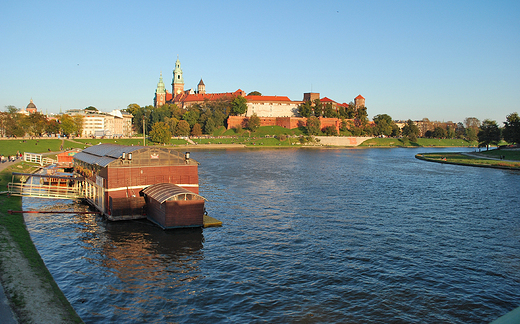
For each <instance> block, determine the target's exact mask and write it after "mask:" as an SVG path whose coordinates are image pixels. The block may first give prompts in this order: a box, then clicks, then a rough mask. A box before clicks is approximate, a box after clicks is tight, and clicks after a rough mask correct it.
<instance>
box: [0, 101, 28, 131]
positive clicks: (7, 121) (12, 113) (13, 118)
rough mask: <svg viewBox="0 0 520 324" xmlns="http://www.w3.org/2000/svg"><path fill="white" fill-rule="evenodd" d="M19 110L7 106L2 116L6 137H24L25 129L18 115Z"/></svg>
mask: <svg viewBox="0 0 520 324" xmlns="http://www.w3.org/2000/svg"><path fill="white" fill-rule="evenodd" d="M18 111H19V109H18V108H16V107H15V106H12V105H9V106H7V107H6V113H5V115H4V120H3V124H4V125H3V126H4V129H5V135H6V136H16V137H21V136H24V135H25V129H24V128H23V125H22V123H21V121H22V115H21V114H19V113H18Z"/></svg>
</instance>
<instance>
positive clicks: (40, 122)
mask: <svg viewBox="0 0 520 324" xmlns="http://www.w3.org/2000/svg"><path fill="white" fill-rule="evenodd" d="M26 119H27V121H28V127H27V128H26V129H27V130H28V131H29V133H30V134H31V135H35V136H41V135H42V134H43V133H44V132H45V128H46V126H47V119H46V118H45V116H44V115H43V114H41V113H40V112H39V111H37V112H35V113H33V114H30V115H29V116H27V117H26Z"/></svg>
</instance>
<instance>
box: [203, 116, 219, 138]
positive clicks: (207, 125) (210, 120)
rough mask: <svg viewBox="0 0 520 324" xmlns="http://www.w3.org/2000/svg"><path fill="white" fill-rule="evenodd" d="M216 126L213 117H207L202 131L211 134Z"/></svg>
mask: <svg viewBox="0 0 520 324" xmlns="http://www.w3.org/2000/svg"><path fill="white" fill-rule="evenodd" d="M216 128H217V126H216V125H215V121H214V120H213V118H211V117H209V118H208V119H207V120H206V123H204V132H205V133H206V134H211V133H213V132H214V131H215V129H216Z"/></svg>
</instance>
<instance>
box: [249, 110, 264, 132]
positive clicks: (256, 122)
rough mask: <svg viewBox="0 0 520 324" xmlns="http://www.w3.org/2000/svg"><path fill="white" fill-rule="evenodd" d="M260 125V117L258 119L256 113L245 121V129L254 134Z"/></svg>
mask: <svg viewBox="0 0 520 324" xmlns="http://www.w3.org/2000/svg"><path fill="white" fill-rule="evenodd" d="M260 125H261V121H260V117H258V115H257V114H256V113H255V114H253V115H252V116H251V117H249V120H248V121H247V128H249V130H251V131H252V132H254V131H256V130H257V129H258V127H260Z"/></svg>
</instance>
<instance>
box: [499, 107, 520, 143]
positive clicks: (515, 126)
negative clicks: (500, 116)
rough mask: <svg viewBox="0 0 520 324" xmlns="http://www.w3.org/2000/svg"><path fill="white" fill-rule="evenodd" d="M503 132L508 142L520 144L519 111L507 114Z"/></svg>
mask: <svg viewBox="0 0 520 324" xmlns="http://www.w3.org/2000/svg"><path fill="white" fill-rule="evenodd" d="M503 134H504V140H505V141H506V142H508V143H512V144H513V143H514V144H520V117H519V116H518V113H516V112H515V113H512V114H509V115H507V117H506V121H505V122H504V131H503Z"/></svg>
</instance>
